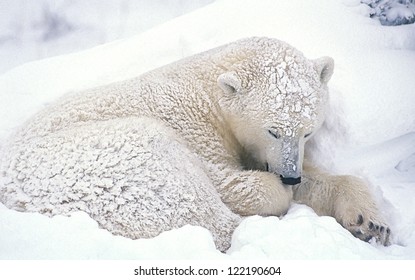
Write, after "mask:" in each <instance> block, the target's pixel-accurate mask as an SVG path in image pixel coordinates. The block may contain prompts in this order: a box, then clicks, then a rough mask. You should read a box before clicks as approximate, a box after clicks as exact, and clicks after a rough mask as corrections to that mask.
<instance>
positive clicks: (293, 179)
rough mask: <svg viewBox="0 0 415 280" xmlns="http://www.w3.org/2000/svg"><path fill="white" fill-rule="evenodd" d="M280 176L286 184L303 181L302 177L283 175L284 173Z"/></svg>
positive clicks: (295, 183)
mask: <svg viewBox="0 0 415 280" xmlns="http://www.w3.org/2000/svg"><path fill="white" fill-rule="evenodd" d="M280 178H281V181H282V183H283V184H286V185H297V184H299V183H301V177H298V178H291V177H283V176H282V175H280Z"/></svg>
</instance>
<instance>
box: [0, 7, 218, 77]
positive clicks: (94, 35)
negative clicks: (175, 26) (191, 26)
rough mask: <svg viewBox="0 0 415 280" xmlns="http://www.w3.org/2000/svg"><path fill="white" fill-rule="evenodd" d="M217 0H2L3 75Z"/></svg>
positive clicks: (0, 45)
mask: <svg viewBox="0 0 415 280" xmlns="http://www.w3.org/2000/svg"><path fill="white" fill-rule="evenodd" d="M211 2H213V0H168V1H164V0H105V1H101V0H88V1H84V0H71V1H65V0H1V1H0V74H1V73H4V72H5V71H7V70H8V69H11V68H13V67H15V66H17V65H20V64H22V63H25V62H28V61H32V60H38V59H42V58H45V57H50V56H55V55H60V54H64V53H69V52H76V51H79V50H82V49H86V48H90V47H93V46H96V45H100V44H104V43H107V42H110V41H114V40H117V39H121V38H127V37H130V36H132V35H135V34H138V33H140V32H143V31H144V30H147V29H149V28H151V27H153V26H155V25H157V24H160V23H162V22H165V21H167V20H169V19H172V18H174V17H177V16H180V15H182V14H185V13H188V12H190V11H192V10H194V9H196V8H199V7H201V6H204V5H206V4H209V3H211Z"/></svg>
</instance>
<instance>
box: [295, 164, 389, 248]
mask: <svg viewBox="0 0 415 280" xmlns="http://www.w3.org/2000/svg"><path fill="white" fill-rule="evenodd" d="M302 178H303V182H302V183H301V184H299V185H297V186H295V187H294V188H293V191H294V200H295V201H297V202H299V203H304V204H306V205H308V206H310V207H311V208H313V209H314V211H315V212H316V213H317V214H318V215H328V216H332V217H334V218H335V219H336V220H337V221H338V222H339V223H340V224H341V225H342V226H343V227H344V228H346V229H347V230H349V231H350V232H351V233H352V234H353V235H354V236H355V237H357V238H359V239H361V240H364V241H369V240H371V239H372V238H375V240H376V241H377V242H379V243H381V244H383V245H388V244H389V243H390V241H389V238H390V229H389V227H388V226H387V224H386V223H385V221H384V219H383V218H382V217H381V215H380V213H379V210H378V207H377V206H376V203H375V201H374V199H373V197H372V195H371V194H370V190H369V188H368V186H367V185H366V184H365V182H363V181H362V180H361V179H359V178H356V177H353V176H333V175H329V174H327V173H324V172H321V171H319V170H318V169H317V168H315V167H311V166H308V165H307V164H305V165H304V175H303V177H302Z"/></svg>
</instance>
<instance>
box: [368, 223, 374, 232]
mask: <svg viewBox="0 0 415 280" xmlns="http://www.w3.org/2000/svg"><path fill="white" fill-rule="evenodd" d="M373 227H374V224H373V223H372V222H370V223H369V229H370V230H372V229H373Z"/></svg>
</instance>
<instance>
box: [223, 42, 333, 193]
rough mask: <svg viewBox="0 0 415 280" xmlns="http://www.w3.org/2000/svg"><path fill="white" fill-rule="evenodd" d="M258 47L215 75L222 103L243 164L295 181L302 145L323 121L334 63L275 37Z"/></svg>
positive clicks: (298, 178)
mask: <svg viewBox="0 0 415 280" xmlns="http://www.w3.org/2000/svg"><path fill="white" fill-rule="evenodd" d="M259 45H260V46H259V47H256V48H255V47H254V48H253V49H249V48H248V51H247V52H248V53H249V54H248V55H246V56H242V57H243V59H241V60H240V61H238V62H237V63H235V64H233V65H232V67H229V68H228V70H229V71H227V72H225V73H223V74H221V75H220V76H219V77H218V85H219V87H220V88H221V89H222V91H223V96H222V97H221V99H220V105H221V108H222V110H223V111H224V113H225V115H226V117H227V120H228V122H229V124H230V126H231V130H232V131H233V134H234V135H235V137H236V139H237V140H238V141H239V143H240V144H241V146H242V147H243V149H242V151H243V155H241V158H242V161H243V162H242V163H243V164H244V165H245V166H246V167H247V168H258V169H262V170H268V171H270V172H273V173H276V174H278V175H280V177H281V179H282V182H283V183H284V184H289V185H294V184H298V183H300V182H301V173H302V163H303V155H304V144H305V142H306V141H307V140H308V139H309V138H310V137H311V136H312V135H313V134H314V133H315V132H316V130H317V129H318V128H319V127H320V126H321V124H322V123H323V121H324V117H325V111H326V109H325V108H326V105H327V103H328V89H327V82H328V81H329V79H330V78H331V75H332V73H333V67H334V62H333V59H331V58H329V57H322V58H320V59H316V60H308V59H307V58H305V57H304V56H303V55H302V54H301V53H300V52H298V51H297V50H295V49H294V48H293V47H291V46H289V45H287V44H285V43H282V42H279V41H276V40H271V39H269V40H268V41H267V40H266V41H265V44H264V43H263V42H262V41H260V44H259ZM241 52H243V50H242V51H241Z"/></svg>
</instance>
